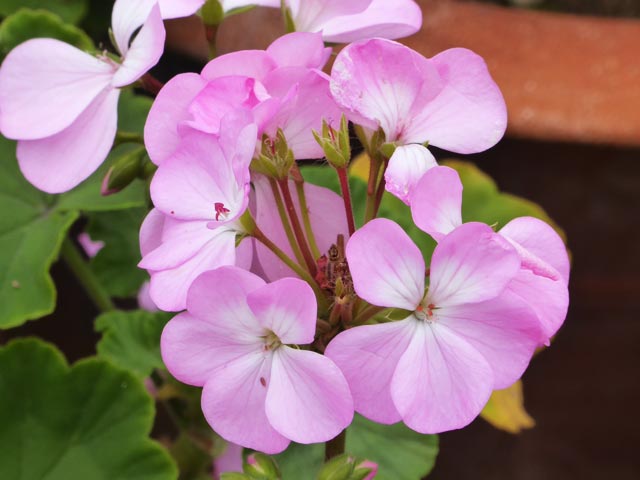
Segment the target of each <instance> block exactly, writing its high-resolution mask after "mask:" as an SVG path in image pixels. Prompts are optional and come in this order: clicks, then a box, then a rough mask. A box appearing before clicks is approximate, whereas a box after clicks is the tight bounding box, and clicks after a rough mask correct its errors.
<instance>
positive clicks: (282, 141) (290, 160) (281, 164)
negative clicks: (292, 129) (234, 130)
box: [251, 128, 296, 180]
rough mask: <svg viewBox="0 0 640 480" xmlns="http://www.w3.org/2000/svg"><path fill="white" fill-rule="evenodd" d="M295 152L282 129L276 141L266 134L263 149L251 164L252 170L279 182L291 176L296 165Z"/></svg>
mask: <svg viewBox="0 0 640 480" xmlns="http://www.w3.org/2000/svg"><path fill="white" fill-rule="evenodd" d="M295 163H296V159H295V156H294V155H293V151H292V150H291V149H290V148H289V145H288V144H287V139H286V138H285V136H284V132H283V131H282V129H281V128H279V129H278V131H277V132H276V137H275V138H274V139H272V138H270V137H269V136H267V135H266V134H265V135H263V136H262V149H261V151H260V154H259V155H258V157H257V158H254V159H253V161H252V162H251V169H252V170H254V171H256V172H258V173H262V174H263V175H266V176H268V177H271V178H275V179H277V180H283V179H285V178H287V177H288V176H289V171H290V170H291V168H292V167H293V166H294V165H295Z"/></svg>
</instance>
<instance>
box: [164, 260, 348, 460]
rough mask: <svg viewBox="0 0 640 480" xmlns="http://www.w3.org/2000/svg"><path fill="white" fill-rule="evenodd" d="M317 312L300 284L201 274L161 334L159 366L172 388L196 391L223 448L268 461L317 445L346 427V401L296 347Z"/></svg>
mask: <svg viewBox="0 0 640 480" xmlns="http://www.w3.org/2000/svg"><path fill="white" fill-rule="evenodd" d="M316 308H317V305H316V299H315V296H314V294H313V291H312V290H311V287H310V286H309V285H308V284H307V283H305V282H303V281H302V280H298V279H293V278H285V279H281V280H278V281H276V282H274V283H270V284H266V283H265V282H264V280H262V279H261V278H260V277H257V276H256V275H254V274H252V273H249V272H247V271H244V270H241V269H239V268H236V267H222V268H219V269H216V270H213V271H209V272H206V273H204V274H202V275H201V276H200V277H198V278H197V279H196V281H195V282H194V283H193V285H192V286H191V288H190V289H189V294H188V298H187V312H184V313H182V314H180V315H178V316H176V317H175V318H173V319H172V320H171V321H170V322H169V323H168V324H167V326H166V327H165V329H164V331H163V333H162V339H161V349H162V358H163V360H164V363H165V364H166V366H167V368H168V369H169V371H170V372H171V374H172V375H173V376H175V377H176V378H177V379H178V380H180V381H181V382H184V383H187V384H189V385H195V386H204V390H203V392H202V410H203V412H204V415H205V417H206V419H207V421H208V422H209V424H210V425H211V427H212V428H213V429H214V430H215V431H216V432H217V433H218V434H219V435H220V436H222V437H223V438H225V439H226V440H228V441H230V442H233V443H236V444H238V445H242V446H244V447H248V448H253V449H255V450H260V451H263V452H265V453H269V454H272V453H278V452H281V451H283V450H284V449H285V448H286V447H287V446H288V445H289V442H290V441H295V442H298V443H316V442H324V441H327V440H330V439H331V438H333V437H335V436H336V435H338V434H339V433H340V432H341V431H342V430H343V429H344V428H346V427H347V426H348V425H349V424H350V423H351V420H352V418H353V401H352V399H351V394H350V393H349V387H348V385H347V382H346V380H345V378H344V376H343V375H342V373H341V372H340V369H338V367H337V366H336V365H335V364H334V363H333V362H332V361H331V360H330V359H329V358H327V357H325V356H323V355H320V354H318V353H315V352H312V351H309V350H303V349H300V348H298V347H297V346H296V345H305V344H309V343H311V342H313V339H314V335H315V329H316V315H317V312H316Z"/></svg>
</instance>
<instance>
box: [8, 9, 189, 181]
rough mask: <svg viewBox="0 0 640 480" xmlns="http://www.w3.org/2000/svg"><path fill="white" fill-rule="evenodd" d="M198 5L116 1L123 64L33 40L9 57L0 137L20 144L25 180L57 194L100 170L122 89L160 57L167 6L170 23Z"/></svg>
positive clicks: (117, 35)
mask: <svg viewBox="0 0 640 480" xmlns="http://www.w3.org/2000/svg"><path fill="white" fill-rule="evenodd" d="M196 3H199V4H201V3H202V2H188V1H187V2H168V1H167V0H165V1H162V2H160V5H158V3H157V2H156V1H155V0H137V1H135V0H118V1H116V3H115V5H114V7H113V15H112V26H113V36H114V39H115V43H116V48H117V50H118V52H119V55H120V57H121V58H120V61H119V62H118V61H115V60H114V59H112V58H111V57H110V56H109V55H108V54H107V53H106V52H105V53H103V54H101V55H98V56H94V55H90V54H88V53H85V52H83V51H81V50H79V49H77V48H75V47H73V46H71V45H69V44H67V43H64V42H61V41H59V40H54V39H50V38H36V39H32V40H28V41H26V42H24V43H23V44H21V45H18V46H17V47H16V48H14V49H13V50H12V51H11V52H10V53H9V55H7V58H6V59H5V61H4V63H3V64H2V68H1V69H0V112H1V114H0V131H1V132H2V134H3V135H4V136H5V137H7V138H11V139H14V140H18V148H17V157H18V162H19V165H20V169H21V170H22V173H23V174H24V176H25V177H26V178H27V180H29V181H30V182H31V183H32V184H33V185H35V186H36V187H38V188H39V189H41V190H44V191H46V192H49V193H60V192H64V191H67V190H69V189H71V188H73V187H75V186H76V185H78V184H79V183H80V182H82V181H83V180H85V179H86V178H87V177H88V176H89V175H91V174H92V173H93V172H94V171H95V170H96V169H97V168H98V167H99V166H100V164H101V163H102V162H103V161H104V159H105V158H106V157H107V155H108V153H109V151H110V149H111V146H112V145H113V140H114V138H115V135H116V130H117V123H118V112H117V105H118V98H119V95H120V88H122V87H124V86H126V85H130V84H132V83H134V82H135V81H136V80H138V79H139V78H140V77H141V76H142V75H144V74H145V73H146V72H147V71H148V70H149V69H150V68H151V67H153V66H154V65H155V64H156V63H157V62H158V60H159V58H160V56H161V55H162V51H163V48H164V39H165V31H164V25H163V24H162V18H163V17H162V13H164V9H163V6H166V9H167V12H166V15H165V18H169V17H171V16H182V15H186V14H190V13H193V12H194V11H195V10H196V9H197V8H198V7H199V5H197V6H195V4H196ZM192 9H193V10H192ZM141 25H142V28H141V29H140V31H139V32H138V33H137V34H136V35H135V38H133V36H134V33H135V32H136V30H137V29H138V27H140V26H141ZM132 38H133V41H132V40H131V39H132Z"/></svg>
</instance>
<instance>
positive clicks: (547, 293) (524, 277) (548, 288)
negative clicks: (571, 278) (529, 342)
mask: <svg viewBox="0 0 640 480" xmlns="http://www.w3.org/2000/svg"><path fill="white" fill-rule="evenodd" d="M507 290H508V291H511V292H513V293H514V294H516V295H517V296H518V297H520V298H522V299H523V300H524V301H525V302H527V303H528V305H529V307H531V309H532V310H533V311H534V312H535V313H536V315H537V317H538V321H539V322H540V326H541V329H542V336H541V338H540V339H539V343H544V344H548V343H549V339H550V338H551V337H552V336H553V335H555V334H556V332H557V331H558V329H559V328H560V327H561V326H562V324H563V323H564V320H565V318H566V316H567V310H568V308H569V289H568V288H567V285H566V283H564V282H563V281H562V280H555V281H554V280H551V279H549V278H545V277H541V276H539V275H535V274H534V273H533V272H531V271H529V270H522V269H521V270H520V272H518V275H516V277H515V278H514V279H513V280H512V281H511V283H510V284H509V286H508V287H507Z"/></svg>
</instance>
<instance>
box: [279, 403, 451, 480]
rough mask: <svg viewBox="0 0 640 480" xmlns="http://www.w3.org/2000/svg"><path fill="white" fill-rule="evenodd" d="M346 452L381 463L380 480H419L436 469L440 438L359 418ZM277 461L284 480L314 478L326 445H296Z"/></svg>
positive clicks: (352, 427)
mask: <svg viewBox="0 0 640 480" xmlns="http://www.w3.org/2000/svg"><path fill="white" fill-rule="evenodd" d="M346 452H347V453H349V454H351V455H355V456H357V457H360V458H366V459H367V460H371V461H372V462H375V463H377V464H378V466H379V470H378V475H377V476H376V480H416V479H418V478H422V477H423V476H425V475H427V474H428V473H429V472H430V471H431V470H432V469H433V466H434V465H435V460H436V456H437V455H438V436H437V435H422V434H420V433H417V432H414V431H413V430H410V429H409V428H408V427H406V426H405V425H404V424H402V423H396V424H395V425H380V424H378V423H375V422H372V421H370V420H367V419H365V418H364V417H361V416H360V415H356V416H355V417H354V419H353V423H352V424H351V426H350V427H349V429H348V430H347V445H346ZM275 458H276V460H277V462H278V465H279V466H280V469H281V470H282V478H283V480H295V479H297V478H302V477H301V475H303V474H304V475H305V477H304V478H314V475H315V474H317V472H318V471H319V470H320V468H321V466H322V463H323V458H324V445H322V444H314V445H299V444H292V445H291V446H290V447H289V448H288V449H287V450H286V451H285V452H284V453H281V454H280V455H277V456H276V457H275ZM310 472H312V473H310Z"/></svg>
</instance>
